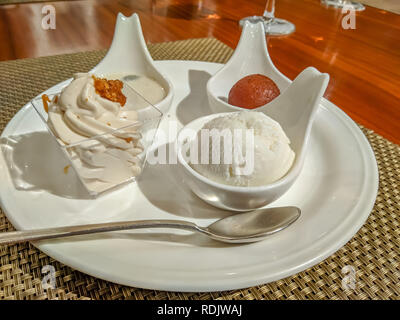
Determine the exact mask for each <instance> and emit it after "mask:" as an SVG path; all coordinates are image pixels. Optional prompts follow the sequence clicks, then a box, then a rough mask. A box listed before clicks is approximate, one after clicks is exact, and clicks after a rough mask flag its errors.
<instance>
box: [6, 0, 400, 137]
mask: <svg viewBox="0 0 400 320" xmlns="http://www.w3.org/2000/svg"><path fill="white" fill-rule="evenodd" d="M48 4H51V5H53V6H54V8H55V9H56V29H55V30H43V29H42V27H41V21H42V18H43V17H44V14H42V8H43V6H44V5H48ZM264 5H265V0H252V1H248V0H236V1H232V0H204V1H200V0H199V1H186V0H169V1H168V0H136V1H134V0H119V1H116V0H82V1H79V0H76V1H57V2H48V3H32V4H17V5H3V6H0V60H10V59H19V58H28V57H39V56H44V55H54V54H63V53H71V52H79V51H86V50H96V49H104V48H107V47H108V46H109V45H110V43H111V39H112V35H113V31H114V25H115V18H116V15H117V13H118V12H122V13H123V14H125V15H130V14H132V13H134V12H137V13H138V14H139V16H140V19H141V23H142V27H143V30H144V35H145V38H146V41H148V42H161V41H174V40H180V39H189V38H201V37H215V38H217V39H219V40H221V41H223V42H224V43H226V44H227V45H229V46H231V47H232V48H234V47H235V46H236V44H237V41H238V39H239V36H240V28H239V25H238V21H239V20H240V19H241V18H243V17H245V16H249V15H258V14H261V13H262V12H263V8H264ZM346 14H347V13H342V12H341V11H340V10H337V9H333V8H327V7H325V6H323V5H321V4H320V1H319V0H277V1H276V16H278V17H281V18H285V19H287V20H289V21H291V22H293V23H294V24H295V25H296V32H295V33H293V34H292V35H290V36H287V37H274V38H268V47H269V50H270V54H271V57H272V60H273V61H274V63H275V64H276V66H277V67H278V69H280V70H281V71H282V72H283V73H284V74H286V75H287V76H288V77H289V78H292V79H293V78H294V77H295V76H296V75H297V74H298V73H299V72H300V71H301V70H303V69H304V68H305V67H307V66H314V67H316V68H317V69H319V70H320V71H321V72H327V73H329V74H330V76H331V80H330V84H329V87H328V90H327V92H326V94H325V97H326V98H327V99H329V100H331V101H332V102H333V103H335V104H336V105H337V106H339V107H340V108H341V109H343V110H344V111H345V112H346V113H347V114H348V115H349V116H350V117H352V118H353V119H354V120H355V121H357V122H358V123H360V124H362V125H364V126H366V127H368V128H370V129H373V130H375V131H376V132H377V133H379V134H381V135H383V136H384V137H385V138H387V139H389V140H391V141H393V142H395V143H398V144H400V15H397V14H394V13H390V12H387V11H384V10H380V9H376V8H372V7H367V9H366V10H365V11H362V12H358V13H357V14H356V29H354V30H353V29H347V30H346V29H343V28H342V19H343V17H344V16H345V15H346ZM0 104H1V102H0Z"/></svg>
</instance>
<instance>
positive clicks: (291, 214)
mask: <svg viewBox="0 0 400 320" xmlns="http://www.w3.org/2000/svg"><path fill="white" fill-rule="evenodd" d="M300 213H301V211H300V209H299V208H297V207H278V208H268V209H261V210H256V211H251V212H246V213H239V214H234V215H231V216H229V217H226V218H223V219H220V220H217V221H216V222H214V223H213V224H211V225H209V226H208V227H200V226H198V225H196V224H194V223H192V222H189V221H184V220H138V221H123V222H108V223H99V224H87V225H80V226H71V227H59V228H49V229H37V230H24V231H13V232H5V233H0V245H2V244H10V243H17V242H24V241H36V240H44V239H53V238H62V237H70V236H77V235H82V234H90V233H101V232H108V231H120V230H129V229H144V228H172V229H183V230H188V231H196V232H200V233H202V234H204V235H206V236H208V237H210V238H212V239H214V240H217V241H222V242H228V243H245V242H256V241H260V240H263V239H264V238H266V237H267V236H269V235H271V234H273V233H276V232H278V231H281V230H283V229H285V228H286V227H288V226H290V225H291V224H292V223H293V222H295V221H296V220H297V219H298V218H299V217H300Z"/></svg>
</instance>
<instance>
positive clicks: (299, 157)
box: [177, 68, 329, 211]
mask: <svg viewBox="0 0 400 320" xmlns="http://www.w3.org/2000/svg"><path fill="white" fill-rule="evenodd" d="M328 81H329V76H328V75H327V74H322V73H320V72H319V71H318V70H316V69H315V68H307V69H305V70H304V71H303V72H302V73H300V75H299V76H298V77H297V78H296V79H295V80H294V81H293V83H292V84H291V85H290V86H289V87H288V88H287V89H286V90H285V92H284V93H283V94H281V95H279V96H278V97H277V98H276V99H274V100H273V101H272V102H270V103H269V104H267V105H265V106H263V107H260V108H257V109H256V110H257V111H259V112H263V113H265V114H266V115H267V116H269V117H271V118H272V119H274V120H276V121H277V122H278V123H279V124H280V125H281V127H282V128H283V130H284V131H285V133H286V135H287V136H288V138H289V139H290V142H291V148H292V150H293V151H294V152H295V160H294V163H293V165H292V167H291V169H290V170H289V171H288V173H287V174H286V175H285V176H284V177H282V178H281V179H279V180H278V181H276V182H274V183H272V184H269V185H266V186H257V187H236V186H228V185H224V184H219V183H216V182H214V181H211V180H210V179H208V178H206V177H204V176H202V175H200V174H199V173H197V172H196V171H195V170H194V169H193V168H192V167H190V166H189V164H188V163H187V162H186V160H185V158H184V156H183V155H182V144H183V141H184V138H185V135H186V134H187V132H188V131H191V132H197V131H198V130H200V129H201V128H202V126H203V125H204V124H205V123H206V122H208V121H210V120H211V119H212V118H214V117H218V116H221V114H218V113H217V114H213V115H209V116H206V117H202V118H199V119H196V120H194V121H192V122H190V123H189V124H187V125H186V126H185V127H184V128H183V129H182V130H181V131H180V133H179V134H178V139H177V154H178V160H179V164H180V167H181V169H182V171H183V173H184V175H185V177H184V179H185V182H186V183H187V184H188V186H189V187H190V188H191V190H192V191H193V192H194V193H195V194H196V195H197V196H199V197H200V198H201V199H203V200H204V201H206V202H208V203H210V204H212V205H214V206H216V207H220V208H223V209H228V210H236V211H247V210H253V209H257V208H260V207H263V206H265V205H267V204H269V203H271V202H273V201H274V200H276V199H278V198H279V197H280V196H282V195H283V194H284V193H285V192H286V191H287V190H288V189H289V188H290V186H291V185H292V184H293V183H294V181H295V180H296V178H297V177H298V175H299V173H300V171H301V169H302V167H303V163H304V158H305V154H306V149H307V144H308V140H309V136H310V132H311V127H312V123H313V121H314V118H315V115H316V112H317V109H318V106H319V103H320V100H321V97H322V95H323V93H324V92H325V89H326V87H327V85H328ZM239 109H240V111H243V110H245V109H242V108H239ZM230 111H232V110H230ZM193 138H194V136H193V137H190V139H193ZM266 170H268V168H266Z"/></svg>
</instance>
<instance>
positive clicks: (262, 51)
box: [207, 21, 292, 112]
mask: <svg viewBox="0 0 400 320" xmlns="http://www.w3.org/2000/svg"><path fill="white" fill-rule="evenodd" d="M257 73H259V74H263V75H265V76H267V77H269V78H270V79H272V80H273V81H274V82H275V83H276V85H277V86H278V88H279V90H280V91H281V93H282V92H283V91H285V89H286V88H287V87H288V86H289V85H290V84H291V82H292V81H291V80H290V79H289V78H288V77H286V76H285V75H284V74H282V73H281V72H280V71H279V70H278V69H277V68H276V67H275V65H274V64H273V62H272V60H271V57H270V56H269V53H268V48H267V43H266V40H265V31H264V25H263V23H262V22H259V23H250V22H248V21H246V23H245V25H244V27H243V30H242V34H241V36H240V40H239V43H238V45H237V47H236V49H235V52H234V53H233V55H232V57H231V58H230V59H229V61H228V62H227V63H226V64H225V66H224V67H222V68H221V69H220V70H219V71H218V72H217V73H216V74H215V75H213V76H212V77H211V78H210V79H209V80H208V82H207V95H208V100H209V103H210V108H211V110H213V111H214V112H230V111H239V110H243V108H240V107H236V106H232V105H230V104H229V103H228V102H227V101H228V99H227V98H228V94H229V91H230V89H231V88H232V86H233V85H234V84H235V83H236V82H237V81H238V80H240V79H242V78H243V77H245V76H248V75H250V74H257Z"/></svg>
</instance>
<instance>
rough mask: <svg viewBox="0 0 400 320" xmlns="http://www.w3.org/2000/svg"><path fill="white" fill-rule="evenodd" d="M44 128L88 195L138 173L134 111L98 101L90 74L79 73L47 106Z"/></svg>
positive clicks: (138, 133) (138, 163) (136, 128)
mask: <svg viewBox="0 0 400 320" xmlns="http://www.w3.org/2000/svg"><path fill="white" fill-rule="evenodd" d="M48 115H49V117H48V125H49V127H50V128H51V129H52V130H53V132H54V133H55V135H56V136H57V138H58V139H59V140H61V141H62V143H64V144H65V145H71V147H68V148H67V150H68V152H69V155H70V157H71V158H72V160H73V162H74V165H75V167H76V169H77V171H78V174H79V175H80V176H81V178H83V182H84V184H85V185H86V186H87V187H88V189H89V190H90V191H95V192H101V191H103V189H104V190H105V189H108V188H109V187H110V184H119V183H121V182H124V181H126V180H127V179H129V178H131V177H132V176H135V175H137V174H139V173H140V170H141V169H140V160H139V158H138V155H139V154H140V153H142V152H143V146H142V145H141V143H140V139H141V134H140V132H139V131H138V130H139V128H140V125H141V122H140V121H139V120H138V113H137V112H136V111H135V110H128V108H123V107H121V104H120V103H119V102H113V101H110V100H108V99H105V98H103V97H101V96H100V95H99V94H98V93H97V92H96V89H95V86H94V79H93V77H92V75H91V74H88V73H77V74H75V75H74V79H73V81H72V82H71V83H70V84H69V85H68V86H67V87H65V88H64V89H63V90H62V92H61V93H60V94H59V95H58V96H57V98H56V99H53V101H52V102H51V103H50V105H49V110H48Z"/></svg>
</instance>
